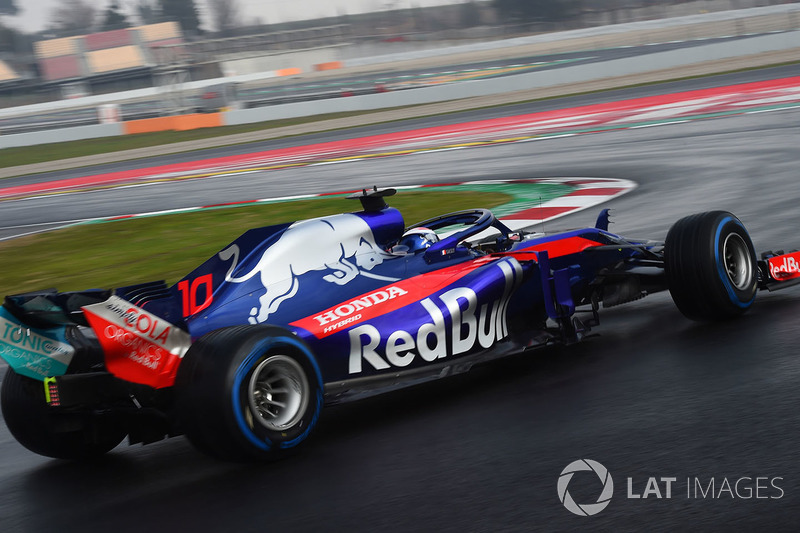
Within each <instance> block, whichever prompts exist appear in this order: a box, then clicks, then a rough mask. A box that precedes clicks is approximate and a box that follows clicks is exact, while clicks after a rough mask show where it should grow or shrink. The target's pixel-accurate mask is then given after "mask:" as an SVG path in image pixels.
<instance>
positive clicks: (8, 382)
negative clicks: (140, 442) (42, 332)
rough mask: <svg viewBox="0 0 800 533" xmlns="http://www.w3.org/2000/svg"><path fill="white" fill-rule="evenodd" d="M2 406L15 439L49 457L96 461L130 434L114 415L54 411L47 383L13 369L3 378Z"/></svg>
mask: <svg viewBox="0 0 800 533" xmlns="http://www.w3.org/2000/svg"><path fill="white" fill-rule="evenodd" d="M0 403H2V409H3V418H4V419H5V422H6V425H7V426H8V429H9V431H10V432H11V434H12V435H13V436H14V438H15V439H17V441H18V442H19V443H20V444H22V445H23V446H25V447H26V448H27V449H29V450H30V451H32V452H35V453H38V454H39V455H44V456H46V457H54V458H56V459H70V460H86V459H93V458H96V457H99V456H101V455H103V454H105V453H106V452H108V451H110V450H111V449H112V448H114V447H116V446H117V444H119V443H120V442H122V439H124V438H125V436H126V435H127V431H126V430H125V429H124V427H123V425H122V424H121V423H120V422H119V420H117V419H116V418H115V417H114V416H113V415H110V414H95V413H58V412H54V411H53V408H52V407H50V406H49V405H48V404H47V401H46V400H45V395H44V384H43V383H42V382H41V381H37V380H35V379H31V378H29V377H25V376H21V375H19V374H17V373H16V372H14V370H13V369H11V368H9V369H8V370H6V375H5V378H4V379H3V389H2V393H0Z"/></svg>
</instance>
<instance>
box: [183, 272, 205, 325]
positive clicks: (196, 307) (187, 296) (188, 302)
mask: <svg viewBox="0 0 800 533" xmlns="http://www.w3.org/2000/svg"><path fill="white" fill-rule="evenodd" d="M201 288H202V289H203V290H202V291H200V289H201ZM213 289H214V284H213V281H212V277H211V274H206V275H205V276H200V277H199V278H195V279H194V280H192V283H191V285H190V284H189V280H183V281H181V282H180V283H178V290H179V291H181V301H182V305H183V316H184V317H187V316H191V315H193V314H195V313H199V312H200V311H202V310H203V309H205V308H206V307H208V306H209V305H211V302H213V301H214V293H213ZM198 292H202V293H203V297H204V299H203V301H202V302H201V303H198V297H197V294H198Z"/></svg>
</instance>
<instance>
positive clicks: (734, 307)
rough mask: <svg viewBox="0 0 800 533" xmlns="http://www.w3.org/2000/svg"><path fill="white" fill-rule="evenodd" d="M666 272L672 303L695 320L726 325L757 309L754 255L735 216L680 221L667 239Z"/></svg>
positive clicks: (693, 217) (719, 213) (721, 213)
mask: <svg viewBox="0 0 800 533" xmlns="http://www.w3.org/2000/svg"><path fill="white" fill-rule="evenodd" d="M664 260H665V270H666V274H667V282H668V285H669V291H670V294H671V295H672V299H673V301H674V302H675V305H676V306H677V307H678V309H679V310H680V311H681V313H683V314H684V315H685V316H687V317H688V318H691V319H693V320H724V319H727V318H732V317H735V316H738V315H741V314H742V313H744V312H745V311H747V309H749V308H750V306H751V305H752V304H753V301H754V300H755V296H756V289H757V283H758V275H757V273H758V266H757V262H756V255H755V250H754V248H753V243H752V241H751V240H750V236H749V235H748V233H747V230H746V229H745V228H744V225H743V224H742V223H741V222H740V221H739V219H738V218H736V217H735V216H734V215H732V214H731V213H728V212H726V211H711V212H707V213H700V214H697V215H691V216H688V217H685V218H682V219H680V220H679V221H678V222H676V223H675V224H674V225H673V226H672V228H670V230H669V233H668V234H667V239H666V242H665V245H664Z"/></svg>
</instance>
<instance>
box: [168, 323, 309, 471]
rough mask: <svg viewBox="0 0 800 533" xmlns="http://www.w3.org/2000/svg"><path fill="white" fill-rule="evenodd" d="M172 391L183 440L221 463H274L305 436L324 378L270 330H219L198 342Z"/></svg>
mask: <svg viewBox="0 0 800 533" xmlns="http://www.w3.org/2000/svg"><path fill="white" fill-rule="evenodd" d="M175 385H176V393H177V395H178V403H177V409H178V412H177V414H178V420H179V422H180V424H181V428H182V429H183V431H184V433H185V434H186V436H187V437H188V438H189V440H190V441H191V442H192V444H194V445H195V447H197V448H198V449H199V450H201V451H203V452H205V453H207V454H209V455H211V456H213V457H217V458H220V459H226V460H234V461H258V460H272V459H277V458H280V457H281V456H283V455H285V454H286V453H288V452H290V451H292V450H293V449H295V448H296V447H297V446H299V445H300V444H301V443H302V442H303V441H304V440H305V439H306V437H308V435H309V433H310V432H311V430H312V429H313V428H314V426H315V425H316V422H317V419H318V417H319V413H320V410H321V408H322V378H321V375H320V372H319V369H318V368H317V365H316V362H315V359H314V357H313V355H312V354H311V351H310V350H309V348H308V347H307V346H306V344H305V343H304V342H302V341H301V340H300V339H298V338H297V337H296V336H295V335H293V334H292V333H290V332H288V331H286V330H284V329H282V328H277V327H273V326H263V325H258V326H237V327H232V328H224V329H221V330H217V331H214V332H211V333H209V334H208V335H205V336H204V337H202V338H200V339H199V340H197V341H196V342H195V343H194V344H193V345H192V347H191V348H190V350H189V351H188V352H187V353H186V356H185V357H184V360H183V362H182V363H181V366H180V368H179V369H178V375H177V378H176V383H175Z"/></svg>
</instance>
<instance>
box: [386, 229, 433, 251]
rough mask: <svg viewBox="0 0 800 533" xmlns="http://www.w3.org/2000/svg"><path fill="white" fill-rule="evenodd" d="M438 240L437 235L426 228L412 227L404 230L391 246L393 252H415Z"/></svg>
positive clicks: (428, 246) (425, 248)
mask: <svg viewBox="0 0 800 533" xmlns="http://www.w3.org/2000/svg"><path fill="white" fill-rule="evenodd" d="M436 242H439V236H438V235H436V233H434V232H433V230H430V229H428V228H422V227H420V228H412V229H410V230H408V231H407V232H405V233H404V234H403V236H402V237H401V238H400V242H398V243H397V244H396V245H395V246H394V247H393V248H392V251H393V252H394V253H406V254H415V253H417V252H419V251H422V250H427V249H428V248H430V246H431V245H432V244H434V243H436Z"/></svg>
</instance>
